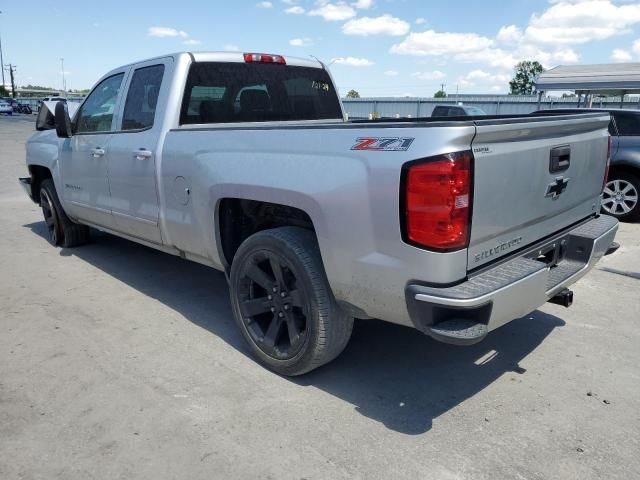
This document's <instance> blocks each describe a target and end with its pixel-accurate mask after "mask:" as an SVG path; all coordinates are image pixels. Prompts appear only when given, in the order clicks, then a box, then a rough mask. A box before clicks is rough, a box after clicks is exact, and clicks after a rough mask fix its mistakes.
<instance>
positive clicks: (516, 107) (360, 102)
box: [342, 95, 640, 119]
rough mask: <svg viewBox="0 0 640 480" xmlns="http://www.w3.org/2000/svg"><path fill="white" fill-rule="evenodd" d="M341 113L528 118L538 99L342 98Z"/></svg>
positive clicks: (599, 101) (628, 103) (566, 103)
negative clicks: (438, 111)
mask: <svg viewBox="0 0 640 480" xmlns="http://www.w3.org/2000/svg"><path fill="white" fill-rule="evenodd" d="M577 102H578V99H577V97H576V98H543V99H542V101H541V103H540V109H544V110H547V109H550V108H563V107H564V108H571V107H576V105H577ZM638 102H639V99H638V98H633V97H631V98H629V97H626V98H625V102H624V107H623V108H639V107H640V103H638ZM342 103H343V104H344V109H345V111H346V112H347V114H348V115H349V118H352V119H362V118H365V119H366V118H379V117H391V118H419V117H430V116H431V113H432V112H433V109H434V108H435V107H436V106H437V105H454V104H456V103H462V104H463V105H469V106H474V107H478V108H481V109H482V110H484V111H485V112H486V113H487V114H488V115H517V114H527V113H531V112H534V111H536V110H538V97H537V96H535V95H532V96H528V95H527V96H517V95H459V96H457V97H454V96H451V97H449V98H415V97H404V98H384V97H381V98H343V99H342ZM592 106H593V107H594V108H596V107H597V108H619V107H620V97H607V98H596V99H594V101H593V105H592Z"/></svg>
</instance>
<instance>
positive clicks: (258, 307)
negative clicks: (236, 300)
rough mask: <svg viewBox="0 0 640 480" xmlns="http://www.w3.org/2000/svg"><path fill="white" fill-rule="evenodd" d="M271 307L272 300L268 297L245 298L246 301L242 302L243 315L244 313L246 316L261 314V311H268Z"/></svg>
mask: <svg viewBox="0 0 640 480" xmlns="http://www.w3.org/2000/svg"><path fill="white" fill-rule="evenodd" d="M270 307H271V305H270V302H269V300H267V298H266V297H262V298H253V299H251V300H245V301H244V302H242V303H240V308H241V309H242V315H244V316H245V317H253V316H255V315H260V314H261V313H265V312H268V311H269V309H270Z"/></svg>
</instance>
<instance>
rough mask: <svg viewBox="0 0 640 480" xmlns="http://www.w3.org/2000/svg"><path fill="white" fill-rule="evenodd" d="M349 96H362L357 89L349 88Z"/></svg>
mask: <svg viewBox="0 0 640 480" xmlns="http://www.w3.org/2000/svg"><path fill="white" fill-rule="evenodd" d="M347 98H360V94H359V93H358V92H357V91H356V90H349V91H348V92H347Z"/></svg>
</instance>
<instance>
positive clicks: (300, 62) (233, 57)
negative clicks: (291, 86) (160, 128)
mask: <svg viewBox="0 0 640 480" xmlns="http://www.w3.org/2000/svg"><path fill="white" fill-rule="evenodd" d="M244 53H268V52H261V51H257V50H253V51H250V50H247V51H246V52H244V51H243V52H220V51H218V52H216V51H213V52H175V53H169V54H167V55H159V56H157V57H151V58H147V59H140V60H138V61H136V62H132V63H128V64H126V65H122V66H120V67H118V68H124V67H128V66H130V65H136V64H138V63H142V62H148V61H150V60H156V59H161V58H167V57H172V58H174V59H175V60H178V58H180V57H181V56H184V55H187V56H189V57H191V58H192V60H193V61H195V62H237V63H244ZM275 55H280V54H275ZM282 56H283V57H284V58H285V61H286V62H287V65H292V66H294V67H311V68H325V67H324V64H323V63H322V62H321V61H320V60H318V59H316V58H314V57H309V58H304V57H292V56H289V55H282Z"/></svg>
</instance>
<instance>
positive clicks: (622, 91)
mask: <svg viewBox="0 0 640 480" xmlns="http://www.w3.org/2000/svg"><path fill="white" fill-rule="evenodd" d="M536 90H537V91H538V108H540V101H541V99H542V95H543V94H544V93H545V92H549V91H552V90H569V91H574V92H575V93H576V94H577V95H578V107H580V106H584V107H585V108H588V107H591V104H592V102H593V96H594V95H597V96H615V97H617V96H619V97H620V108H622V106H623V102H624V97H625V95H629V94H633V93H640V63H612V64H599V65H560V66H558V67H555V68H552V69H551V70H547V71H546V72H543V73H541V74H540V76H539V77H538V79H537V80H536ZM583 98H584V100H583Z"/></svg>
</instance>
